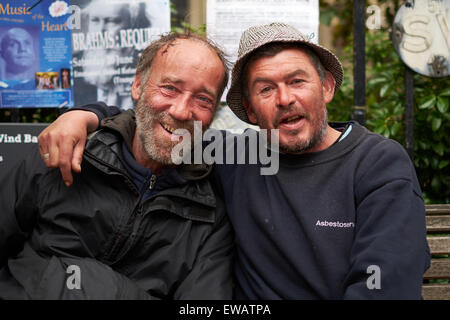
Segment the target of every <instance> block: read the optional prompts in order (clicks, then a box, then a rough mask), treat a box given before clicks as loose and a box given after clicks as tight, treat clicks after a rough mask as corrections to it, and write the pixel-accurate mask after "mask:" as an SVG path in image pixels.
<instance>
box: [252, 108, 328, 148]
mask: <svg viewBox="0 0 450 320" xmlns="http://www.w3.org/2000/svg"><path fill="white" fill-rule="evenodd" d="M292 109H295V107H292V108H290V109H287V110H284V111H283V112H280V113H279V114H277V115H276V116H275V118H274V120H273V124H272V125H269V124H268V121H267V120H266V119H265V118H264V117H260V116H259V114H255V116H256V118H257V121H258V122H257V123H258V124H259V126H260V127H261V128H270V127H273V128H277V127H278V124H279V119H281V118H282V117H283V115H284V114H288V113H291V112H292V111H294V110H292ZM297 114H300V115H302V116H303V117H305V119H306V120H307V121H309V122H310V123H311V128H312V133H311V135H310V136H309V138H307V139H302V140H299V139H297V138H296V137H297V135H298V134H299V133H300V130H292V131H291V132H289V136H292V140H293V141H292V142H288V143H283V142H281V141H279V150H280V152H282V153H292V154H300V153H306V152H308V151H310V150H311V149H314V148H315V147H316V146H318V145H320V144H321V143H322V141H323V139H324V137H325V134H326V132H327V127H328V112H327V109H326V107H324V108H323V111H322V113H320V114H319V117H317V118H316V119H311V115H310V114H308V113H307V112H300V111H297ZM270 134H271V133H270V131H268V135H269V141H270V139H271V135H270Z"/></svg>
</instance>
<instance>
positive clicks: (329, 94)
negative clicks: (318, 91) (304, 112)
mask: <svg viewBox="0 0 450 320" xmlns="http://www.w3.org/2000/svg"><path fill="white" fill-rule="evenodd" d="M335 86H336V80H335V79H334V77H333V75H332V74H331V72H330V71H327V75H326V77H325V79H324V80H323V85H322V87H323V99H324V100H325V103H330V102H331V100H333V97H334V89H335Z"/></svg>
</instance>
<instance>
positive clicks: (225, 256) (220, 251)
mask: <svg viewBox="0 0 450 320" xmlns="http://www.w3.org/2000/svg"><path fill="white" fill-rule="evenodd" d="M218 208H219V207H218ZM221 208H224V205H223V202H221ZM218 210H221V211H222V212H220V216H221V217H222V218H221V220H220V221H218V222H217V224H216V225H215V227H214V228H213V229H212V230H211V233H210V234H209V236H208V238H207V239H206V240H205V242H204V245H203V247H202V248H201V249H200V252H199V254H198V256H197V260H196V263H195V265H194V267H193V269H192V270H191V272H190V273H189V274H188V276H187V277H186V278H185V279H184V281H183V282H182V283H181V284H180V285H179V287H178V288H177V290H176V292H175V294H174V299H180V300H230V299H231V298H232V276H231V274H232V264H233V254H234V234H233V230H232V228H231V225H230V222H229V220H228V217H227V215H226V214H225V213H224V212H223V211H224V209H218Z"/></svg>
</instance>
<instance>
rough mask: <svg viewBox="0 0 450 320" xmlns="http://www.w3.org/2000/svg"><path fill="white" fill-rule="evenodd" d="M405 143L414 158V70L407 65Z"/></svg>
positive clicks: (410, 155)
mask: <svg viewBox="0 0 450 320" xmlns="http://www.w3.org/2000/svg"><path fill="white" fill-rule="evenodd" d="M405 140H406V141H405V144H406V151H407V152H408V154H409V157H410V158H411V160H414V71H412V70H411V69H410V68H408V67H407V66H406V65H405Z"/></svg>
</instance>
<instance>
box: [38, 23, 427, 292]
mask: <svg viewBox="0 0 450 320" xmlns="http://www.w3.org/2000/svg"><path fill="white" fill-rule="evenodd" d="M342 76H343V71H342V66H341V63H340V62H339V60H338V59H337V58H336V56H335V55H334V54H332V53H331V52H330V51H329V50H327V49H326V48H324V47H321V46H319V45H317V44H314V43H311V42H310V41H309V40H308V38H307V37H305V36H304V35H303V34H302V33H301V32H299V31H298V30H296V29H295V28H293V27H291V26H288V25H285V24H281V23H271V24H268V25H263V26H255V27H251V28H249V29H248V30H246V31H245V32H244V33H243V35H242V37H241V41H240V46H239V53H238V59H237V61H236V64H235V66H234V68H233V72H232V84H231V88H230V90H229V92H228V95H227V103H228V105H229V106H230V108H231V110H233V112H234V113H235V114H236V115H237V116H238V117H239V118H240V119H242V120H243V121H246V122H248V123H252V124H258V125H259V126H260V127H261V128H262V129H274V131H270V132H272V133H275V134H274V135H273V136H272V135H269V141H270V142H275V140H274V139H277V138H278V140H279V149H280V153H279V154H278V156H279V165H280V166H279V170H278V172H277V173H276V174H274V175H261V173H260V170H259V169H260V167H261V165H260V164H259V165H250V164H216V165H215V177H216V180H217V186H218V188H219V189H220V190H221V191H222V192H223V195H224V198H225V202H226V206H227V211H228V214H229V217H230V220H231V222H232V224H233V227H234V230H235V239H236V262H235V269H234V271H235V277H236V290H235V297H236V298H238V299H420V298H421V287H422V277H423V273H424V271H425V270H426V269H427V268H428V266H429V259H430V257H429V249H428V244H427V241H426V230H425V209H424V203H423V199H422V196H421V190H420V187H419V184H418V181H417V178H416V174H415V171H414V167H413V164H412V163H411V161H410V159H409V157H408V155H407V153H406V152H405V150H404V149H403V148H402V146H401V145H400V144H398V143H397V142H395V141H393V140H389V139H386V138H384V137H382V136H380V135H377V134H374V133H371V132H369V131H368V130H367V129H365V128H364V127H362V126H360V125H359V124H357V123H356V122H347V123H329V122H328V121H327V110H326V105H327V103H330V102H331V101H332V99H333V96H334V93H335V92H336V90H337V89H338V88H339V86H340V85H341V83H342ZM86 109H90V110H91V111H96V112H97V114H100V113H103V114H104V115H105V116H107V115H112V114H114V113H116V112H117V109H114V108H110V109H105V108H101V107H100V105H98V106H95V105H94V106H93V105H91V106H90V107H88V108H86ZM69 115H70V113H69V114H68V116H69ZM67 118H68V117H67ZM73 118H75V115H74V116H73ZM58 121H59V120H58ZM66 121H67V120H66ZM61 123H62V124H64V122H60V127H64V125H61ZM66 123H67V122H66ZM95 124H96V125H98V123H97V122H95ZM50 129H51V128H50ZM50 129H49V130H48V131H46V132H45V134H44V135H43V136H41V138H40V144H41V150H42V151H41V152H49V151H48V150H53V149H55V148H56V146H54V145H51V143H50V142H48V141H50V140H51V139H48V137H49V131H51V130H50ZM55 130H56V129H55ZM55 130H54V131H53V132H51V133H52V134H56V136H57V135H58V132H57V131H55ZM80 131H83V132H80V133H79V134H78V136H77V137H76V138H75V140H76V141H78V140H79V141H83V139H84V136H85V135H86V130H85V128H82V130H80ZM245 135H247V136H249V135H256V136H257V137H259V136H260V135H259V134H258V133H257V132H256V131H253V130H251V129H249V130H247V131H246V134H245ZM245 135H243V136H237V139H240V138H241V137H243V138H242V139H245ZM234 138H235V137H233V139H234ZM72 139H73V137H72ZM53 140H54V139H53ZM229 141H230V139H227V143H228V142H229ZM247 146H248V149H246V150H245V151H246V152H249V150H251V146H250V145H249V144H248V145H247ZM228 147H229V146H228V145H227V148H228ZM227 150H229V149H227ZM273 152H275V151H273ZM52 157H53V155H52V154H50V158H52ZM55 157H56V159H52V163H50V161H49V160H47V165H52V166H58V164H59V163H61V162H62V160H61V159H59V158H58V157H57V155H55ZM67 158H68V159H63V160H65V163H70V160H72V154H71V153H69V156H68V157H67ZM74 161H75V162H77V161H78V162H79V160H76V159H75V160H74ZM69 171H70V170H67V168H65V169H64V170H63V177H67V176H68V174H70V172H69Z"/></svg>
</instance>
